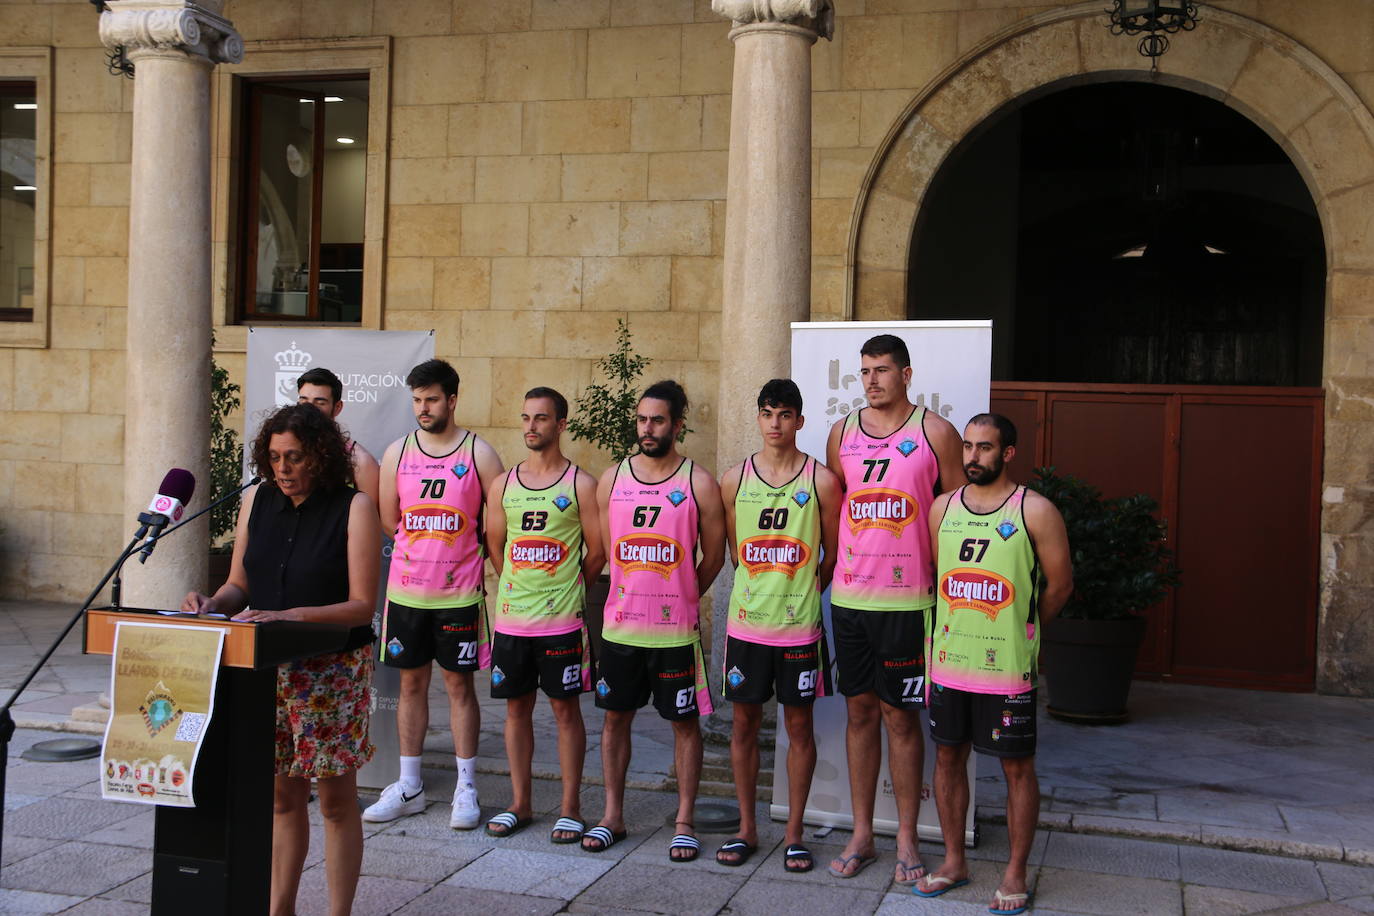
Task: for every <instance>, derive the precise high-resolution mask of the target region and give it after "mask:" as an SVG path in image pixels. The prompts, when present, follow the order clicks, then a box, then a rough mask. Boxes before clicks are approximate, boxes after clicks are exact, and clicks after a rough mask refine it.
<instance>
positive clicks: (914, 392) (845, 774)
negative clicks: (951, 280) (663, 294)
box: [770, 321, 992, 846]
mask: <svg viewBox="0 0 1374 916" xmlns="http://www.w3.org/2000/svg"><path fill="white" fill-rule="evenodd" d="M878 334H895V335H897V336H898V337H900V338H902V340H904V341H905V342H906V345H907V349H908V350H910V352H911V369H912V372H911V387H910V388H909V389H908V391H907V396H908V397H909V398H910V399H911V400H912V401H913V402H914V403H915V404H917V405H918V406H921V407H925V408H927V409H929V410H932V411H934V412H935V413H937V414H939V415H940V416H942V417H944V418H945V419H946V420H948V421H949V422H950V423H952V424H954V428H955V429H956V430H958V431H959V432H960V433H961V434H962V432H963V429H964V425H965V423H967V422H968V419H969V418H970V417H972V416H974V415H975V414H979V413H983V412H985V411H986V410H987V409H988V395H989V386H990V382H991V367H992V322H991V321H893V322H879V321H842V322H794V323H793V324H792V379H793V381H795V382H796V383H797V386H798V387H799V388H800V389H801V393H802V401H803V410H802V412H803V414H804V415H805V416H806V419H807V423H806V425H805V426H804V427H802V429H801V431H800V432H799V433H798V434H797V447H798V448H800V449H801V450H802V451H803V452H806V453H807V454H810V455H813V456H815V457H816V458H817V459H819V460H820V461H822V462H823V461H824V460H825V444H826V440H827V438H828V437H829V435H830V427H831V426H832V425H834V424H835V423H838V422H840V421H842V420H843V419H844V418H845V416H846V415H848V414H849V413H850V412H852V411H855V410H858V409H860V408H862V407H863V406H864V405H865V404H866V399H865V397H864V388H863V381H862V378H861V375H860V372H859V362H860V360H859V348H860V347H862V346H863V344H864V341H866V340H868V339H869V338H870V337H873V336H875V335H878ZM821 603H822V607H823V609H824V613H825V629H826V637H827V639H829V640H830V658H831V666H832V677H833V674H834V671H833V667H834V658H835V646H834V637H833V635H832V628H831V625H830V592H829V590H828V589H827V590H826V592H825V594H824V595H823V596H822V602H821ZM778 721H779V727H778V737H777V751H776V756H775V758H774V761H773V805H772V807H771V809H770V814H771V816H772V817H773V819H775V820H786V819H787V813H788V806H787V747H788V742H787V730H786V729H785V728H783V727H782V724H781V723H782V717H781V716H779V717H778ZM921 724H922V733H923V734H924V735H925V736H926V739H925V740H926V753H925V773H924V774H923V777H922V784H921V814H920V818H919V820H918V832H919V834H920V837H921V839H923V840H933V841H936V842H940V841H941V839H942V836H941V833H940V820H939V815H938V813H937V812H936V810H935V799H934V796H933V794H932V792H931V774H932V772H933V769H934V762H935V746H934V744H933V743H932V742H931V741H930V738H929V733H928V731H927V730H926V715H925V712H924V710H923V711H922V712H921ZM815 728H816V773H815V776H814V777H813V778H812V781H811V794H810V797H809V798H808V799H807V805H806V813H805V815H804V820H805V822H806V823H808V824H813V825H817V826H828V827H845V828H849V827H852V826H853V825H854V816H853V809H852V807H851V805H850V796H849V768H848V766H847V763H846V757H845V703H844V698H843V697H841V696H838V695H837V696H834V697H828V698H825V699H822V700H818V701H817V702H816V706H815ZM883 745H884V748H883V755H882V769H881V770H880V771H879V774H878V793H877V798H876V800H875V805H874V816H873V827H874V830H876V831H877V832H879V833H884V834H889V835H890V834H895V833H896V832H897V802H896V798H895V796H894V795H893V792H892V777H891V774H890V773H889V771H888V765H887V747H886V745H887V741H886V734H885V733H884V740H883ZM968 778H969V807H968V816H967V818H966V820H965V825H964V842H965V844H966V845H968V846H972V845H973V844H974V842H975V839H976V836H975V833H974V822H973V812H974V805H975V802H974V793H975V791H976V780H975V762H974V756H973V755H972V754H970V755H969V763H968Z"/></svg>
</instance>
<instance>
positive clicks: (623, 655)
mask: <svg viewBox="0 0 1374 916" xmlns="http://www.w3.org/2000/svg"><path fill="white" fill-rule="evenodd" d="M595 689H596V705H597V706H598V707H599V708H601V709H614V710H620V711H627V710H631V709H639V708H640V707H641V706H643V705H644V704H645V703H647V702H649V698H650V697H651V696H652V697H653V700H654V709H657V710H658V714H659V715H660V716H662V717H663V718H665V719H669V720H672V719H690V718H693V717H695V716H698V715H701V714H702V713H707V714H709V713H710V712H711V711H712V708H713V707H712V705H711V689H710V687H709V686H708V685H707V683H706V669H705V667H704V665H703V664H702V659H701V641H700V640H698V641H696V642H694V643H692V644H691V645H690V646H673V647H672V648H668V649H643V648H640V647H639V646H627V645H624V644H623V643H618V642H611V641H610V640H609V639H603V640H602V641H601V655H600V656H598V657H597V660H596V686H595Z"/></svg>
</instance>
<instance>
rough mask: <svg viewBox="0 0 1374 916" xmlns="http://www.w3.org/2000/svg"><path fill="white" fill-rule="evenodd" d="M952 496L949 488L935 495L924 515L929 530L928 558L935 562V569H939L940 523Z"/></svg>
mask: <svg viewBox="0 0 1374 916" xmlns="http://www.w3.org/2000/svg"><path fill="white" fill-rule="evenodd" d="M953 496H954V491H952V490H949V491H946V492H944V493H941V494H940V495H939V496H937V497H935V500H934V502H932V503H931V504H930V512H929V513H927V515H926V527H927V528H928V529H929V530H930V559H931V561H932V562H933V563H934V564H935V571H936V572H937V573H938V572H939V571H940V523H941V522H943V521H944V520H945V513H946V512H947V511H949V501H950V499H951V498H952V497H953Z"/></svg>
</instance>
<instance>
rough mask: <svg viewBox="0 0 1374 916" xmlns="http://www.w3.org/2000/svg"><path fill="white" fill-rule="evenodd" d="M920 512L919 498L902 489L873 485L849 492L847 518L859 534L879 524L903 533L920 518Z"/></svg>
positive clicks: (850, 528) (893, 531) (891, 530)
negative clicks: (916, 500)
mask: <svg viewBox="0 0 1374 916" xmlns="http://www.w3.org/2000/svg"><path fill="white" fill-rule="evenodd" d="M916 514H917V508H916V502H915V500H913V499H912V498H911V497H910V496H908V495H907V494H905V493H903V492H902V491H901V490H889V489H887V488H886V487H872V488H870V489H867V490H857V491H855V492H854V493H851V494H849V512H848V517H847V518H846V519H845V521H847V522H848V523H849V530H850V531H852V532H854V533H855V534H858V533H859V532H860V531H867V530H869V529H871V528H877V529H880V530H882V531H886V532H888V533H889V534H891V535H892V536H893V537H901V535H902V529H903V528H905V527H906V526H907V525H910V524H911V523H912V522H914V521H916Z"/></svg>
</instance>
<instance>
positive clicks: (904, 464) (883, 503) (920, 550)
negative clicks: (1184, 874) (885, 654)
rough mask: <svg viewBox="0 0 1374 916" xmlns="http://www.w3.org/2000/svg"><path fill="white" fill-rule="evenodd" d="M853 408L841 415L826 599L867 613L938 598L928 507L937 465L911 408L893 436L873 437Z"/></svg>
mask: <svg viewBox="0 0 1374 916" xmlns="http://www.w3.org/2000/svg"><path fill="white" fill-rule="evenodd" d="M867 409H868V408H864V409H863V410H857V411H854V412H853V413H851V414H849V415H848V416H846V417H845V418H844V429H843V432H841V434H840V467H841V468H842V469H843V471H844V487H845V494H844V497H845V499H844V510H843V518H842V519H841V520H840V536H839V544H838V549H839V554H840V555H839V562H838V563H837V565H836V569H835V580H834V586H833V589H832V591H831V600H832V601H833V602H834V603H835V604H838V605H841V606H842V607H847V608H857V609H859V610H864V611H910V610H920V609H923V608H928V607H931V606H932V605H934V604H935V569H934V558H933V557H932V556H931V550H930V531H929V529H928V528H927V527H926V526H927V524H928V523H927V521H926V513H927V512H928V511H929V510H930V504H931V502H932V501H933V500H934V498H935V486H936V483H937V482H938V481H939V479H940V463H939V461H938V460H937V459H936V457H935V450H934V449H932V448H931V447H930V442H929V440H927V439H926V434H925V426H924V420H925V413H926V411H925V408H924V407H913V408H912V410H911V415H910V416H908V417H907V419H906V422H905V423H903V424H902V425H901V426H900V427H898V428H897V429H896V430H895V431H894V432H893V433H892V434H891V435H888V436H884V437H883V438H881V439H879V438H875V437H874V436H870V435H868V433H866V432H864V429H863V419H862V417H863V414H864V412H865V411H866V410H867Z"/></svg>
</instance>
